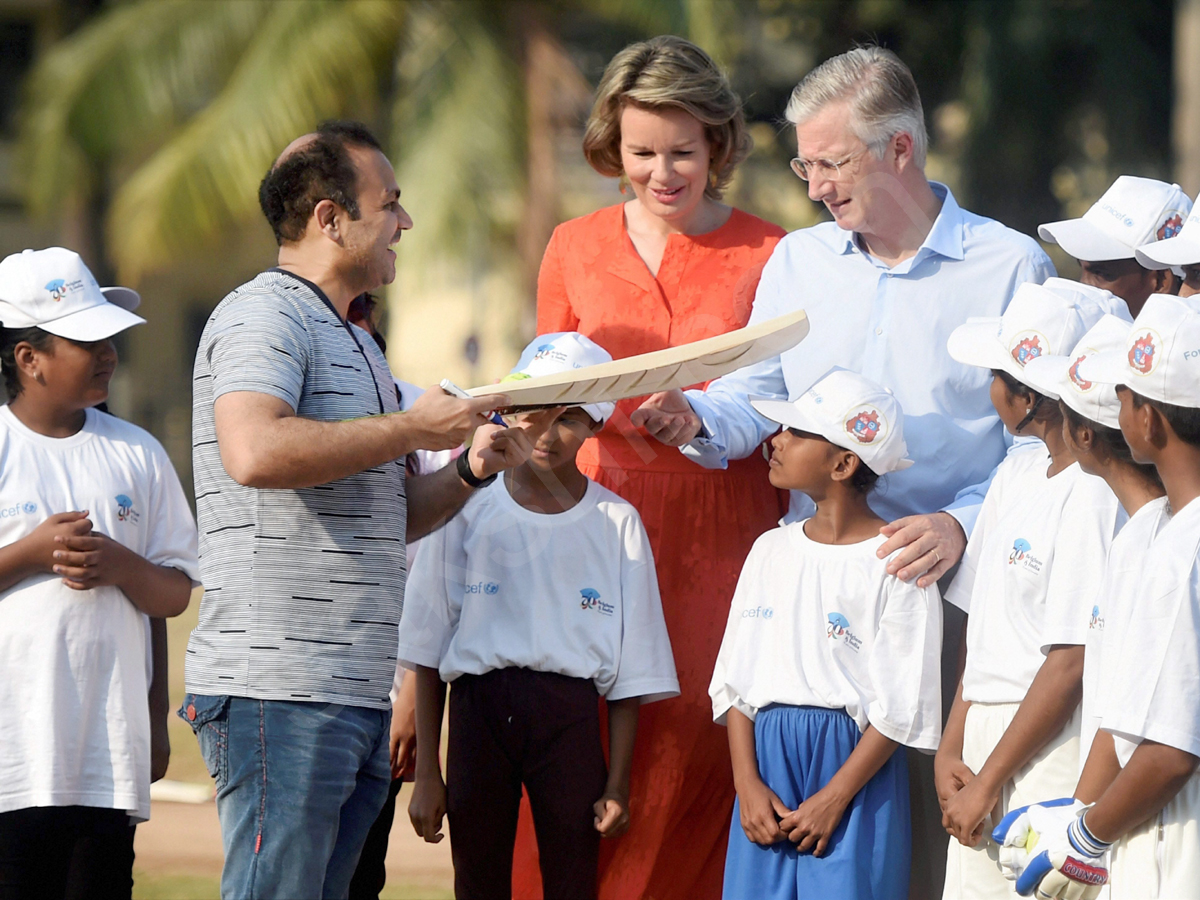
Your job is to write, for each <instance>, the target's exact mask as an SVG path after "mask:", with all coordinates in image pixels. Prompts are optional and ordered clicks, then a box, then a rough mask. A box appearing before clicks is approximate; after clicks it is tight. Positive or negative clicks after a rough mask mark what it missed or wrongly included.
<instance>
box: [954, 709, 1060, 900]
mask: <svg viewBox="0 0 1200 900" xmlns="http://www.w3.org/2000/svg"><path fill="white" fill-rule="evenodd" d="M1019 708H1020V704H1019V703H972V704H971V706H970V708H969V709H968V710H967V721H966V728H965V730H964V732H963V762H965V763H966V764H967V766H968V768H970V770H971V771H972V772H978V771H979V770H980V769H981V768H983V764H984V763H985V762H987V758H988V756H990V755H991V752H992V751H993V750H994V749H996V745H997V744H998V743H1000V738H1002V737H1003V736H1004V732H1005V731H1006V730H1007V729H1008V726H1009V724H1010V723H1011V722H1012V720H1013V717H1014V716H1015V715H1016V714H1017V710H1018V709H1019ZM1079 722H1080V712H1079V709H1078V707H1077V708H1076V709H1075V714H1074V715H1073V716H1072V717H1071V721H1070V722H1068V723H1067V724H1066V726H1065V727H1064V728H1063V730H1062V731H1060V732H1059V733H1058V734H1057V735H1056V736H1055V737H1054V738H1052V739H1051V740H1050V742H1049V743H1047V744H1046V746H1044V747H1043V748H1042V749H1041V750H1040V751H1038V753H1037V754H1036V755H1035V756H1034V757H1033V759H1031V760H1030V761H1029V762H1028V763H1026V765H1025V766H1024V767H1023V768H1021V769H1020V770H1019V771H1018V772H1017V773H1016V775H1014V776H1013V778H1012V779H1011V780H1010V781H1009V782H1008V783H1007V784H1005V785H1004V787H1003V788H1002V789H1001V791H1000V803H999V804H998V805H997V807H996V808H995V809H994V810H993V811H992V813H991V815H989V816H988V817H987V819H986V820H985V821H984V825H983V838H982V840H980V842H979V843H978V844H977V845H976V846H974V847H964V846H963V845H962V844H960V843H959V842H958V841H957V840H955V839H954V838H950V849H949V852H948V853H947V855H946V885H945V888H944V889H943V891H942V900H992V898H995V900H1010V898H1013V897H1016V896H1017V892H1016V890H1015V885H1014V883H1013V882H1011V881H1009V880H1008V879H1006V878H1005V877H1004V874H1003V873H1002V872H1001V871H1000V863H999V861H998V860H999V851H1000V848H999V846H998V845H997V844H996V843H995V841H993V840H992V829H993V828H994V827H996V824H997V823H998V822H999V821H1000V820H1001V819H1002V818H1003V817H1004V816H1005V815H1006V814H1007V813H1008V811H1009V810H1010V809H1016V808H1018V807H1021V806H1027V805H1028V804H1030V803H1038V802H1040V801H1043V800H1055V799H1057V798H1059V797H1070V796H1071V795H1072V794H1073V793H1075V784H1076V783H1077V782H1078V781H1079Z"/></svg>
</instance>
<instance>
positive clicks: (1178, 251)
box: [1136, 204, 1200, 297]
mask: <svg viewBox="0 0 1200 900" xmlns="http://www.w3.org/2000/svg"><path fill="white" fill-rule="evenodd" d="M1136 253H1137V261H1138V262H1139V263H1141V264H1142V266H1143V267H1144V268H1146V269H1170V270H1171V271H1173V272H1174V273H1175V274H1176V275H1179V276H1180V279H1181V280H1180V283H1179V296H1180V297H1190V296H1192V295H1193V294H1200V210H1198V209H1196V206H1195V204H1193V205H1192V211H1191V213H1190V214H1189V215H1188V217H1187V219H1186V220H1184V223H1183V228H1181V229H1180V230H1179V231H1178V232H1177V233H1176V234H1174V235H1172V236H1170V237H1167V238H1164V239H1163V240H1157V241H1151V242H1149V243H1146V244H1142V245H1141V246H1140V247H1138V248H1137V251H1136ZM1160 293H1171V291H1162V292H1160Z"/></svg>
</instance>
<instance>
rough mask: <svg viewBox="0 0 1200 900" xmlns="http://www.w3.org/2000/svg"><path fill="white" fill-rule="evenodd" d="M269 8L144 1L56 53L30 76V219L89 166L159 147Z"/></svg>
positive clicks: (217, 84) (25, 140) (211, 88)
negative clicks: (143, 148) (157, 144)
mask: <svg viewBox="0 0 1200 900" xmlns="http://www.w3.org/2000/svg"><path fill="white" fill-rule="evenodd" d="M270 8H271V4H270V3H262V2H256V0H230V2H224V3H193V2H188V0H141V2H136V3H129V4H125V5H121V6H117V7H114V8H113V9H112V10H111V11H110V12H109V13H108V14H106V15H104V16H98V17H96V18H94V19H92V20H91V21H90V22H89V23H88V24H87V25H85V26H84V27H83V28H81V29H80V30H79V31H78V32H76V33H75V34H74V35H72V36H71V37H69V38H67V39H66V40H64V41H62V42H60V43H58V44H55V45H54V46H53V47H52V48H51V49H50V50H49V51H47V53H46V54H45V56H43V57H42V59H41V61H40V62H39V64H38V65H37V67H36V68H35V70H34V71H33V73H32V74H31V76H30V78H29V80H28V82H27V84H26V89H25V97H24V104H23V116H22V123H21V125H22V127H21V148H20V149H21V159H22V163H23V170H24V173H25V179H24V187H25V193H26V199H27V202H28V204H29V207H30V209H31V210H32V211H33V212H35V213H46V212H48V211H49V210H51V209H53V208H54V207H55V206H56V205H57V203H58V202H59V201H60V200H61V199H62V198H64V197H65V196H67V195H69V194H71V193H78V192H80V191H83V192H85V193H86V191H87V189H88V184H87V179H88V177H89V175H90V172H89V169H90V166H88V165H87V164H86V162H87V161H88V160H91V161H105V160H109V159H111V158H113V157H114V156H115V155H116V154H118V153H133V154H136V153H137V152H138V149H139V148H140V147H143V146H145V145H148V144H152V143H153V142H155V141H156V140H161V136H162V135H164V134H166V133H167V132H168V131H169V130H170V129H171V128H173V127H175V126H177V125H178V124H179V123H180V122H182V121H185V120H186V119H187V118H188V117H190V116H191V115H192V114H194V113H195V111H196V110H197V109H199V108H201V107H202V106H203V105H204V104H205V103H207V102H208V101H209V100H210V99H211V98H212V97H213V96H214V95H215V94H216V93H217V92H218V91H219V90H220V88H221V86H222V85H223V84H224V82H225V81H226V79H227V78H228V77H229V73H230V72H231V71H232V70H233V68H234V66H235V65H236V64H237V61H238V59H239V57H240V55H241V53H242V51H243V50H244V48H245V46H246V44H247V43H249V41H250V40H251V39H252V37H253V35H254V31H255V28H256V27H257V26H258V23H259V22H260V21H261V19H262V18H263V16H265V15H266V14H267V13H269V12H270Z"/></svg>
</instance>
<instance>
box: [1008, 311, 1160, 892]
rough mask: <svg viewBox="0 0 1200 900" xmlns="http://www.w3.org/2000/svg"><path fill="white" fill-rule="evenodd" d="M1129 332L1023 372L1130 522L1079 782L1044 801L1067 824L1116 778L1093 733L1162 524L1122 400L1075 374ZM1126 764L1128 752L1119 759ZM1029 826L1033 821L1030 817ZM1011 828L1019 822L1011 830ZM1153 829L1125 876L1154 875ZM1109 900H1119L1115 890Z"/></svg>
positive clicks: (1139, 835) (1108, 585)
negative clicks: (1064, 794)
mask: <svg viewBox="0 0 1200 900" xmlns="http://www.w3.org/2000/svg"><path fill="white" fill-rule="evenodd" d="M1131 327H1132V323H1131V322H1129V321H1126V320H1125V319H1121V318H1118V317H1116V316H1105V317H1104V318H1103V319H1101V320H1100V321H1099V322H1098V323H1097V324H1096V325H1095V326H1094V327H1093V328H1092V329H1091V330H1090V331H1089V332H1088V333H1087V334H1086V335H1084V336H1083V338H1082V339H1081V340H1080V341H1079V343H1078V344H1076V346H1075V348H1074V350H1072V351H1071V353H1070V354H1068V355H1067V356H1046V357H1042V358H1040V359H1036V360H1034V361H1033V362H1031V363H1030V364H1029V365H1028V366H1026V367H1025V373H1026V377H1027V379H1028V380H1029V382H1030V383H1031V384H1032V385H1034V386H1035V387H1037V388H1038V389H1039V390H1042V391H1044V392H1046V393H1047V394H1048V395H1053V396H1057V397H1058V399H1059V404H1060V407H1061V409H1062V412H1063V418H1064V426H1063V432H1064V437H1065V438H1066V441H1067V444H1068V446H1069V447H1070V449H1071V454H1072V456H1074V457H1075V459H1076V460H1077V461H1078V462H1079V465H1080V467H1081V468H1082V469H1083V470H1084V471H1085V472H1088V473H1089V474H1092V475H1096V476H1098V477H1100V478H1103V479H1104V480H1105V481H1106V482H1107V483H1108V486H1109V487H1110V488H1111V489H1112V491H1113V493H1114V494H1116V496H1117V499H1118V500H1119V501H1120V503H1121V507H1122V509H1123V510H1124V511H1125V513H1126V514H1127V515H1128V516H1129V521H1128V522H1127V523H1126V524H1125V525H1124V526H1123V527H1122V528H1121V531H1120V533H1118V534H1117V536H1116V537H1115V538H1114V539H1113V542H1112V546H1111V547H1110V548H1109V553H1108V560H1107V562H1106V564H1105V570H1104V578H1103V580H1102V583H1101V588H1100V593H1099V594H1098V595H1097V597H1096V602H1095V604H1094V605H1093V606H1092V609H1091V612H1090V613H1089V614H1088V630H1087V641H1086V644H1085V645H1084V667H1083V703H1082V715H1083V720H1082V731H1081V735H1080V762H1081V764H1082V773H1081V775H1080V777H1079V783H1078V784H1077V785H1076V787H1075V792H1074V796H1073V798H1066V799H1065V800H1060V799H1058V798H1050V797H1047V798H1044V799H1045V800H1047V801H1052V802H1056V803H1058V804H1059V807H1061V808H1059V809H1058V812H1056V813H1055V814H1054V815H1055V816H1058V817H1061V816H1069V815H1071V814H1073V813H1074V812H1075V811H1077V810H1078V809H1081V808H1082V807H1083V805H1084V804H1087V803H1092V802H1095V800H1096V799H1097V798H1099V797H1100V795H1101V794H1103V793H1104V791H1105V790H1106V789H1107V788H1108V786H1109V785H1110V784H1111V783H1112V780H1113V779H1114V778H1115V777H1116V775H1117V773H1118V772H1120V770H1121V763H1120V758H1119V757H1120V754H1119V753H1118V752H1117V748H1116V744H1115V740H1116V739H1114V737H1113V735H1111V734H1110V733H1108V732H1106V731H1103V730H1099V728H1100V723H1101V711H1102V709H1103V707H1104V703H1105V698H1106V697H1109V696H1111V695H1112V694H1113V693H1114V692H1115V691H1116V690H1117V689H1118V687H1119V686H1118V685H1116V684H1115V683H1114V681H1113V674H1114V671H1115V668H1116V667H1115V665H1114V663H1115V661H1116V660H1118V659H1119V658H1120V657H1121V654H1122V645H1123V644H1124V642H1125V641H1126V640H1127V639H1129V638H1130V637H1131V636H1132V639H1133V640H1138V639H1139V637H1138V635H1139V631H1140V629H1139V624H1138V623H1139V620H1140V618H1141V609H1140V607H1141V603H1140V600H1141V594H1142V586H1143V583H1144V578H1145V563H1146V555H1147V553H1148V552H1149V550H1150V546H1151V544H1152V543H1153V542H1154V540H1155V538H1156V537H1157V535H1158V533H1159V532H1160V531H1161V530H1162V528H1163V526H1164V525H1166V523H1167V522H1168V521H1169V520H1170V510H1169V508H1168V506H1167V499H1166V494H1165V491H1164V490H1163V486H1162V482H1161V481H1160V480H1159V478H1158V474H1157V471H1156V470H1155V468H1154V467H1153V466H1152V465H1148V464H1144V463H1137V462H1134V460H1133V457H1132V455H1131V452H1130V450H1129V445H1128V444H1127V443H1126V442H1125V438H1124V437H1123V436H1122V434H1121V431H1120V421H1119V414H1120V409H1121V403H1120V400H1119V399H1118V397H1117V392H1116V389H1115V386H1114V385H1112V384H1104V383H1101V382H1098V381H1088V380H1086V379H1085V378H1083V377H1082V376H1081V375H1080V371H1081V370H1082V369H1084V368H1086V363H1087V361H1088V359H1090V358H1092V357H1095V356H1097V355H1100V354H1106V353H1111V352H1112V351H1114V350H1117V351H1121V350H1124V347H1125V340H1126V337H1127V336H1128V334H1129V330H1130V328H1131ZM1124 755H1125V756H1126V758H1128V752H1126V753H1125V754H1124ZM1021 813H1022V810H1019V809H1018V810H1013V811H1011V812H1010V813H1009V814H1008V815H1007V816H1006V817H1005V819H1004V820H1003V821H1002V822H1001V823H1000V825H999V826H997V828H996V829H995V834H994V838H995V840H996V842H997V843H1000V844H1001V845H1002V849H1001V851H1000V855H1001V864H1002V865H1006V866H1008V867H1009V869H1010V872H1009V874H1010V877H1012V878H1013V879H1014V880H1015V879H1016V877H1017V876H1018V875H1019V874H1020V870H1021V868H1022V867H1023V866H1024V864H1025V862H1026V861H1027V851H1026V846H1025V845H1026V840H1027V838H1028V828H1027V825H1028V816H1026V817H1025V818H1024V819H1022V818H1021ZM1035 818H1036V814H1035ZM1018 820H1020V821H1019V822H1018ZM1157 830H1158V823H1157V822H1156V821H1155V820H1153V819H1151V820H1148V821H1146V822H1143V823H1142V825H1140V826H1139V827H1138V828H1136V829H1134V830H1133V831H1131V832H1129V833H1128V834H1126V835H1125V837H1123V838H1122V839H1121V844H1122V854H1123V855H1122V859H1123V860H1124V862H1125V865H1126V868H1128V866H1129V865H1130V864H1131V863H1133V862H1134V861H1137V862H1136V865H1137V866H1138V868H1143V867H1144V866H1145V865H1151V866H1153V865H1154V864H1155V863H1154V860H1155V857H1156V852H1157V840H1156V838H1157ZM1152 895H1153V892H1152V889H1151V888H1150V887H1148V886H1147V884H1146V883H1139V885H1138V887H1137V889H1136V890H1134V891H1133V892H1126V893H1125V894H1124V895H1123V896H1125V897H1131V898H1132V897H1150V896H1152ZM1114 896H1118V897H1119V896H1122V894H1121V893H1120V891H1118V892H1117V893H1116V894H1115V895H1114Z"/></svg>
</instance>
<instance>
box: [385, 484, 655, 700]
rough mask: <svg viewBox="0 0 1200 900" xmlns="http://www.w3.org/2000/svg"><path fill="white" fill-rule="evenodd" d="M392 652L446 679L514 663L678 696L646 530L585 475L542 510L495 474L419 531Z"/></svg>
mask: <svg viewBox="0 0 1200 900" xmlns="http://www.w3.org/2000/svg"><path fill="white" fill-rule="evenodd" d="M399 656H400V661H401V662H402V663H403V664H404V665H405V666H406V667H407V668H414V667H415V666H418V665H421V666H428V667H430V668H434V667H436V668H437V669H438V670H439V672H440V673H441V676H442V680H443V681H454V679H456V678H458V676H460V675H482V674H483V673H485V672H489V671H491V670H492V669H503V668H509V667H520V668H526V669H533V670H536V671H539V672H557V673H559V674H562V675H570V676H572V677H575V678H589V679H591V680H592V681H593V682H594V683H595V685H596V690H597V691H598V692H599V693H600V694H601V695H603V696H605V697H607V698H608V699H610V700H621V699H624V698H626V697H641V698H643V700H644V701H647V702H648V701H650V700H662V699H665V698H667V697H674V696H676V695H677V694H678V693H679V682H678V680H677V679H676V677H675V660H674V657H673V656H672V655H671V642H670V640H669V639H668V637H667V627H666V624H665V623H664V621H663V615H662V603H661V601H660V599H659V594H658V580H657V577H656V575H655V571H654V558H653V556H652V555H651V551H650V541H649V538H647V536H646V529H645V528H644V527H643V525H642V520H641V518H640V517H639V516H638V514H637V510H636V509H634V508H633V506H631V505H630V504H629V503H627V502H626V501H624V500H622V499H621V498H620V497H618V496H617V495H616V494H614V493H613V492H612V491H610V490H608V489H607V488H604V487H602V486H601V485H598V484H596V483H595V482H593V481H589V482H588V486H587V492H586V493H585V494H584V496H583V499H582V500H580V501H579V502H578V503H577V504H575V505H574V506H573V507H571V508H570V509H568V510H567V511H566V512H562V513H557V514H554V515H543V514H540V513H535V512H531V511H530V510H527V509H525V508H524V507H522V506H521V505H520V504H518V503H517V502H516V501H515V500H513V499H512V497H511V496H510V495H509V493H508V489H507V487H506V486H505V483H504V479H503V478H498V479H497V480H496V481H495V482H494V483H493V484H492V485H491V486H490V487H487V488H484V489H482V490H480V491H478V492H477V493H476V494H475V496H474V497H472V498H471V499H470V501H468V503H467V505H466V507H464V508H463V511H462V512H461V513H459V514H458V515H457V516H455V517H454V518H453V519H451V520H450V522H449V523H447V524H446V526H445V527H443V528H441V529H440V530H438V531H435V532H434V533H433V534H431V535H429V536H428V537H427V538H425V539H424V540H423V541H422V542H421V552H420V554H419V555H418V556H417V558H416V560H415V562H414V565H413V569H412V572H411V574H410V576H409V582H408V590H407V592H406V595H405V604H404V614H403V616H402V617H401V619H400V653H399Z"/></svg>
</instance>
